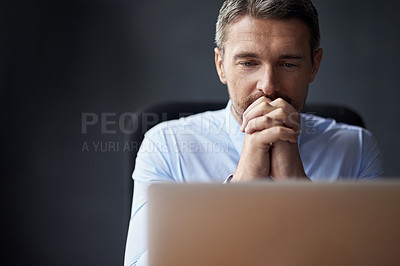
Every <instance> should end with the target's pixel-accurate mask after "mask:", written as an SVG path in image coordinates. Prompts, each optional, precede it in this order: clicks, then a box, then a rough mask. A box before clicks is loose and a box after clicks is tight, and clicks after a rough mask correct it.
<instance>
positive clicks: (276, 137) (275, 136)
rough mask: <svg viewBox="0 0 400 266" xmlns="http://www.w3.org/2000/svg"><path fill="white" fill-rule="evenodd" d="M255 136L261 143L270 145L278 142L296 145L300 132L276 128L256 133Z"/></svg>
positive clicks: (280, 127) (281, 127)
mask: <svg viewBox="0 0 400 266" xmlns="http://www.w3.org/2000/svg"><path fill="white" fill-rule="evenodd" d="M252 136H255V137H256V138H257V139H258V141H260V143H262V144H264V145H268V144H270V143H275V142H277V141H280V140H281V141H287V142H290V143H296V142H297V139H298V137H299V134H298V132H296V131H294V130H293V129H291V128H287V127H283V126H276V127H271V128H268V129H264V130H262V131H256V132H254V133H253V134H252Z"/></svg>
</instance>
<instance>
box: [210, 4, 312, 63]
mask: <svg viewBox="0 0 400 266" xmlns="http://www.w3.org/2000/svg"><path fill="white" fill-rule="evenodd" d="M246 15H247V16H252V17H254V18H261V19H262V18H265V19H278V20H288V19H299V20H301V21H303V22H304V23H305V24H306V25H307V26H308V28H309V30H310V36H311V39H310V47H311V56H312V57H313V55H314V53H315V51H316V50H317V49H318V48H319V45H320V30H319V20H318V12H317V10H316V9H315V7H314V5H313V3H312V2H311V0H226V1H225V2H224V3H223V5H222V7H221V9H220V11H219V15H218V20H217V25H216V31H215V44H216V45H217V47H218V48H219V49H221V51H222V52H223V49H224V43H225V41H226V28H227V26H228V25H229V24H230V23H231V22H232V21H233V20H235V19H236V18H238V17H241V16H246Z"/></svg>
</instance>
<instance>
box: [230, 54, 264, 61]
mask: <svg viewBox="0 0 400 266" xmlns="http://www.w3.org/2000/svg"><path fill="white" fill-rule="evenodd" d="M243 58H260V56H259V55H258V54H256V53H249V52H242V53H238V54H236V55H235V56H234V59H235V60H238V59H243Z"/></svg>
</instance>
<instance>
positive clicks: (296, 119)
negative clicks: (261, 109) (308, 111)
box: [265, 108, 301, 132]
mask: <svg viewBox="0 0 400 266" xmlns="http://www.w3.org/2000/svg"><path fill="white" fill-rule="evenodd" d="M265 116H268V117H270V118H272V119H274V120H277V121H279V122H281V123H282V124H283V125H284V126H286V127H289V128H291V129H293V130H294V131H297V132H300V130H301V122H300V115H299V114H298V113H297V112H296V113H290V114H288V113H286V111H285V110H284V109H283V108H277V109H275V110H273V111H271V112H269V113H268V114H266V115H265Z"/></svg>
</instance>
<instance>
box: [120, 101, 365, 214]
mask: <svg viewBox="0 0 400 266" xmlns="http://www.w3.org/2000/svg"><path fill="white" fill-rule="evenodd" d="M226 104H227V101H187V102H164V103H155V104H151V105H148V106H145V107H143V108H141V109H139V110H137V111H135V116H134V119H133V121H130V122H132V125H128V127H127V128H132V129H135V130H132V131H133V133H132V134H126V135H125V141H126V142H127V143H129V144H130V147H131V149H130V151H129V153H128V154H127V156H124V158H125V162H124V165H125V169H124V188H123V189H124V201H125V204H126V205H127V206H126V210H128V211H127V217H126V219H128V220H129V216H130V206H131V201H132V189H133V182H132V179H131V175H132V171H133V169H134V166H135V159H136V154H137V152H138V150H139V147H140V144H141V143H142V141H143V138H144V134H145V133H146V132H147V131H148V130H149V129H151V128H152V127H153V126H155V125H156V124H158V123H160V122H163V121H167V120H173V119H178V118H180V117H185V116H189V115H192V114H196V113H201V112H205V111H210V110H211V111H212V110H219V109H223V108H225V106H226ZM303 113H310V114H314V115H317V116H321V117H325V118H333V119H335V120H336V121H337V122H342V123H346V124H351V125H356V126H361V127H364V122H363V120H362V118H361V117H360V115H358V114H357V113H356V112H355V111H353V110H351V109H350V108H348V107H344V106H339V105H329V104H306V105H305V107H304V108H303Z"/></svg>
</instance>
